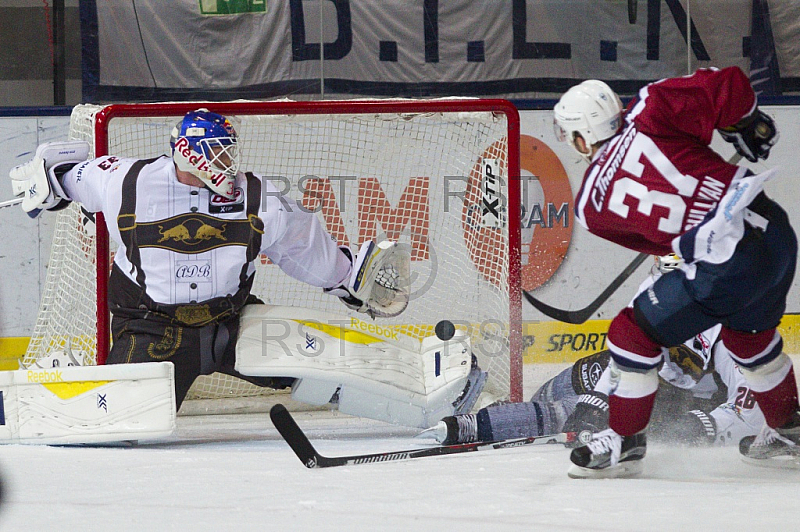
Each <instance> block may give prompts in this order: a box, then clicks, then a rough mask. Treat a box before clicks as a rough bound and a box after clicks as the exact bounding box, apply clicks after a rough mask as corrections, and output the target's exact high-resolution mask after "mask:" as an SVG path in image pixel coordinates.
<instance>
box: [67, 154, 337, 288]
mask: <svg viewBox="0 0 800 532" xmlns="http://www.w3.org/2000/svg"><path fill="white" fill-rule="evenodd" d="M134 163H136V160H135V159H123V158H117V157H113V156H106V157H100V158H98V159H94V160H90V161H86V162H84V163H82V164H80V165H78V166H76V167H74V168H73V169H72V170H70V171H69V172H68V173H67V174H65V176H64V180H63V186H64V189H65V191H66V192H67V194H68V195H69V197H70V199H72V200H73V201H77V202H79V203H81V204H82V205H83V206H84V208H85V209H86V210H88V211H90V212H103V214H104V216H105V219H106V223H107V225H108V232H109V235H110V237H111V238H112V239H113V240H114V241H115V242H116V243H117V245H118V246H120V249H119V251H118V252H117V253H116V255H115V257H114V261H115V264H116V265H117V266H118V267H119V269H120V270H121V271H122V272H123V273H124V274H125V275H127V276H128V277H129V278H130V279H131V280H135V279H136V273H135V268H133V265H132V264H131V262H130V260H129V258H128V254H127V253H126V246H125V242H124V239H123V238H122V235H121V231H120V216H121V214H122V217H123V218H124V217H125V216H130V214H126V213H121V210H122V202H123V200H122V198H123V197H125V194H124V193H123V182H124V178H125V176H126V174H127V173H128V172H129V171H130V170H131V167H132V166H133V165H134ZM251 175H252V174H251ZM253 177H254V178H255V179H257V180H258V181H259V183H260V187H258V188H259V189H260V196H261V197H260V198H248V195H249V194H252V190H253V189H252V188H251V189H250V190H248V178H247V177H246V176H245V174H243V173H241V172H240V173H239V174H238V175H237V178H236V184H235V199H233V200H227V199H225V198H224V197H222V196H220V195H218V194H214V193H213V192H211V191H210V190H208V189H207V188H200V187H190V186H189V185H185V184H183V183H180V182H179V181H178V180H177V178H176V174H175V166H174V163H173V161H172V159H171V158H169V157H161V158H159V159H156V160H154V161H152V162H150V163H149V164H147V165H145V166H144V167H143V168H142V170H141V172H140V174H139V177H138V179H137V182H136V189H135V192H136V194H135V195H136V201H135V212H134V213H132V214H133V215H134V216H135V218H134V223H135V225H136V229H137V236H139V248H140V259H141V265H142V269H143V270H144V271H145V272H146V275H147V283H146V292H147V295H148V296H150V297H151V298H152V299H153V300H154V301H157V302H160V303H166V304H176V303H188V302H190V301H205V300H208V299H212V298H214V297H218V296H225V295H227V294H233V293H235V292H236V290H237V288H238V281H239V277H240V271H241V270H242V266H243V265H244V264H245V262H246V253H247V245H246V244H247V242H246V239H247V235H248V234H249V231H250V230H251V221H252V220H249V219H248V214H247V205H248V199H251V200H258V201H259V202H260V207H259V210H258V218H259V219H260V221H261V224H262V228H259V229H258V230H261V231H263V234H261V244H260V249H259V251H260V252H261V253H265V254H266V255H267V256H268V257H269V259H270V260H271V261H272V262H273V263H274V264H277V265H278V266H279V267H280V268H281V269H282V270H283V271H284V272H286V273H287V274H289V275H290V276H292V277H294V278H296V279H299V280H301V281H304V282H306V283H308V284H311V285H313V286H317V287H320V288H328V287H332V286H337V285H339V284H341V283H342V282H344V281H345V280H346V279H347V277H348V275H349V273H350V268H351V263H350V260H349V259H348V258H347V257H346V256H345V255H344V254H343V253H341V251H340V250H339V249H338V247H337V245H336V242H334V241H333V240H332V239H331V237H330V236H329V235H328V233H327V232H326V231H325V230H324V229H323V228H322V226H321V225H320V224H319V223H318V222H317V219H316V218H315V216H314V215H313V214H312V213H310V212H308V210H304V209H302V208H301V207H300V206H298V205H297V204H296V203H295V202H294V201H292V200H291V199H288V198H286V197H285V196H282V195H281V194H280V193H279V191H278V190H277V189H276V188H275V186H274V185H273V184H272V183H271V182H269V181H268V180H266V179H263V178H261V177H259V176H253ZM141 235H144V237H141ZM253 271H254V266H253V265H252V264H251V265H250V266H249V268H248V270H247V275H250V274H252V273H253Z"/></svg>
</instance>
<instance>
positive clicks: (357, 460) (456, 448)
mask: <svg viewBox="0 0 800 532" xmlns="http://www.w3.org/2000/svg"><path fill="white" fill-rule="evenodd" d="M269 417H270V419H272V423H273V424H274V425H275V428H276V429H278V432H279V433H280V434H281V436H283V439H284V440H286V443H288V444H289V447H291V448H292V451H294V454H296V455H297V457H298V458H299V459H300V461H301V462H303V465H305V466H306V467H307V468H309V469H315V468H318V467H336V466H344V465H360V464H372V463H376V462H395V461H397V460H411V459H413V458H426V457H428V456H443V455H447V454H460V453H469V452H473V451H492V450H495V449H509V448H512V447H522V446H524V445H542V444H549V443H570V442H573V441H575V438H576V435H575V433H574V432H562V433H560V434H553V435H551V436H533V437H530V438H516V439H512V440H501V441H495V442H476V443H461V444H457V445H442V446H440V447H427V448H422V449H409V450H407V451H389V452H385V453H374V454H356V455H351V456H323V455H321V454H319V453H318V452H317V450H316V449H315V448H314V446H313V445H311V442H310V441H309V440H308V437H307V436H306V435H305V433H304V432H303V430H302V429H301V428H300V427H299V426H298V425H297V422H295V420H294V418H293V417H292V415H291V414H290V413H289V411H288V410H286V407H285V406H283V405H282V404H276V405H275V406H273V407H272V409H271V410H270V411H269Z"/></svg>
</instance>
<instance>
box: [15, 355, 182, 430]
mask: <svg viewBox="0 0 800 532" xmlns="http://www.w3.org/2000/svg"><path fill="white" fill-rule="evenodd" d="M0 406H2V408H0V443H26V444H57V445H63V444H83V443H111V442H121V441H129V440H140V439H156V438H162V437H165V436H168V435H170V434H171V433H172V432H173V431H174V429H175V385H174V366H173V365H172V363H171V362H151V363H144V364H118V365H112V366H74V367H73V366H70V367H58V368H52V369H32V368H30V369H24V370H17V371H4V372H0Z"/></svg>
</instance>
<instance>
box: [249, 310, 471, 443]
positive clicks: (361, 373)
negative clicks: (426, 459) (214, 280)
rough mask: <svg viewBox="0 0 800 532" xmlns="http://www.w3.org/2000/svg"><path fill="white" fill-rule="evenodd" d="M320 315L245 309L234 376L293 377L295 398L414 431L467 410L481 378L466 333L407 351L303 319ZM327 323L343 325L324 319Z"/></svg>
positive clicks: (381, 339) (427, 340)
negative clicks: (406, 427) (330, 405)
mask: <svg viewBox="0 0 800 532" xmlns="http://www.w3.org/2000/svg"><path fill="white" fill-rule="evenodd" d="M319 315H320V313H319V312H317V311H314V310H311V309H298V308H288V307H272V306H269V305H249V306H248V307H246V309H245V311H244V312H243V314H242V319H241V330H240V335H239V339H238V342H237V345H236V371H238V372H239V373H242V374H243V375H251V376H262V377H293V378H295V379H297V381H296V382H295V384H294V386H293V388H292V398H293V399H295V400H298V401H301V402H305V403H309V404H314V405H324V404H332V405H335V406H338V409H339V411H341V412H343V413H346V414H351V415H355V416H361V417H366V418H370V419H377V420H380V421H386V422H389V423H395V424H400V425H406V426H412V427H420V428H427V427H430V426H432V425H434V424H436V422H438V421H439V420H440V419H442V418H443V417H445V416H450V415H453V414H455V413H456V411H457V410H458V411H464V409H469V408H471V407H472V404H474V401H475V400H476V399H477V394H478V393H479V392H480V388H481V387H482V386H481V383H480V382H478V381H479V380H480V379H479V377H480V376H483V377H484V380H485V374H483V373H482V372H480V370H477V375H476V374H475V370H476V368H474V367H473V364H472V354H471V351H470V342H469V338H468V337H467V336H466V334H465V333H463V332H460V331H459V332H458V333H457V334H456V335H455V336H454V337H453V338H452V339H451V340H449V341H442V340H439V339H438V338H437V337H435V336H432V337H429V338H425V339H424V340H422V342H418V346H419V347H418V349H414V348H410V347H406V345H405V344H402V343H400V342H396V341H392V342H390V341H389V339H390V338H391V335H387V336H384V337H381V336H372V335H370V334H366V333H364V332H361V331H360V330H354V329H353V328H350V327H349V326H347V325H339V326H331V325H326V324H325V323H324V322H322V323H321V322H312V321H309V320H310V319H314V318H315V317H319ZM326 321H327V323H336V324H349V323H350V320H349V319H348V318H343V319H341V320H337V319H335V317H333V318H332V317H331V316H330V315H327V320H326ZM471 374H472V378H471ZM467 388H469V389H467ZM465 390H466V393H465ZM470 390H472V392H471V393H470ZM470 401H471V402H472V404H469V402H470Z"/></svg>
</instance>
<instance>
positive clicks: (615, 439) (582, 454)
mask: <svg viewBox="0 0 800 532" xmlns="http://www.w3.org/2000/svg"><path fill="white" fill-rule="evenodd" d="M646 452H647V438H646V436H645V433H644V432H640V433H638V434H634V435H633V436H620V435H619V434H617V433H616V432H614V430H613V429H606V430H604V431H602V432H598V433H597V434H593V435H592V439H591V441H590V442H589V443H588V444H586V446H584V447H578V448H577V449H573V450H572V453H571V454H570V457H569V458H570V460H571V461H572V466H570V469H569V471H568V472H567V475H568V476H569V477H570V478H626V477H633V476H636V475H638V474H640V473H641V472H642V458H644V455H645V453H646Z"/></svg>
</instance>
